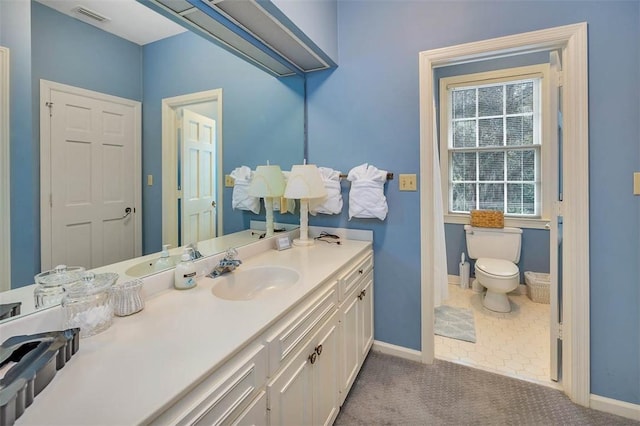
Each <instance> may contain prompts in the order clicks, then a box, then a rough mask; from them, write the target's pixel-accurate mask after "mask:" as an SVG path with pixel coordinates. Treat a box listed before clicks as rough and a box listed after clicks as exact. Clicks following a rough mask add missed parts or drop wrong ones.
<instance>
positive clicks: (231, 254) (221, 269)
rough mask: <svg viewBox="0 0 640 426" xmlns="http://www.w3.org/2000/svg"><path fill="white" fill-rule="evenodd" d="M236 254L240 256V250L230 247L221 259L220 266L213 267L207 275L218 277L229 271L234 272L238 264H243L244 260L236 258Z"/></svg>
mask: <svg viewBox="0 0 640 426" xmlns="http://www.w3.org/2000/svg"><path fill="white" fill-rule="evenodd" d="M236 256H238V251H237V250H236V249H234V248H230V249H228V250H227V252H226V253H225V255H224V258H223V259H222V260H220V263H219V264H218V266H216V267H215V268H213V271H211V273H210V274H209V275H207V276H208V277H211V278H216V277H219V276H220V275H224V274H226V273H227V272H233V271H234V270H235V269H236V268H237V267H238V266H240V265H241V264H242V261H241V260H240V259H236Z"/></svg>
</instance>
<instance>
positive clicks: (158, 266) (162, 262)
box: [153, 244, 173, 271]
mask: <svg viewBox="0 0 640 426" xmlns="http://www.w3.org/2000/svg"><path fill="white" fill-rule="evenodd" d="M169 247H170V246H169V244H163V245H162V253H160V258H158V260H156V263H155V264H154V265H153V268H154V269H155V270H156V271H164V270H165V269H169V268H172V267H173V262H171V258H170V257H169Z"/></svg>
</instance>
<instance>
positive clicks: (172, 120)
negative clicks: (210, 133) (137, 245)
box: [162, 89, 224, 247]
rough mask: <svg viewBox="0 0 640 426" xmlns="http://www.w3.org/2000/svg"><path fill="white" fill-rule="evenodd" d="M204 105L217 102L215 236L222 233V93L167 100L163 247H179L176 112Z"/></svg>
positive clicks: (215, 91) (207, 92)
mask: <svg viewBox="0 0 640 426" xmlns="http://www.w3.org/2000/svg"><path fill="white" fill-rule="evenodd" d="M203 102H217V109H218V111H217V116H218V117H217V123H216V140H217V144H216V145H217V147H216V150H217V152H216V155H217V158H218V160H217V164H216V168H217V171H216V175H217V180H218V187H217V188H216V191H217V194H216V198H217V201H216V206H217V207H216V209H217V212H216V214H217V221H218V223H217V225H216V233H217V234H218V235H219V234H221V233H222V213H223V211H224V210H223V208H222V207H223V203H222V200H223V198H222V196H223V191H224V185H223V184H222V183H223V182H224V180H223V177H224V176H223V170H222V122H223V120H222V89H213V90H206V91H204V92H197V93H189V94H187V95H180V96H174V97H171V98H164V99H163V100H162V244H170V245H172V246H173V247H177V245H178V230H177V228H176V226H175V224H176V223H178V206H177V203H175V199H176V193H177V187H178V181H177V174H178V171H177V167H176V165H177V164H178V158H177V150H176V122H177V118H178V117H177V114H176V110H177V109H178V108H180V107H183V106H187V105H192V104H198V103H203Z"/></svg>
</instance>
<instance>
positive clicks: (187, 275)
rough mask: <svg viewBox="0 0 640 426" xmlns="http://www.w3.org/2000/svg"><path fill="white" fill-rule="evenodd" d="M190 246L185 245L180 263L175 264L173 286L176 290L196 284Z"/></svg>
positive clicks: (194, 266) (186, 288)
mask: <svg viewBox="0 0 640 426" xmlns="http://www.w3.org/2000/svg"><path fill="white" fill-rule="evenodd" d="M192 251H193V249H192V248H189V247H185V248H184V252H183V253H182V256H181V257H180V263H178V264H177V265H176V269H175V273H174V274H175V275H174V278H175V279H174V282H173V286H174V287H175V288H177V289H178V290H188V289H190V288H193V287H195V286H196V265H195V263H193V260H192V259H191V252H192Z"/></svg>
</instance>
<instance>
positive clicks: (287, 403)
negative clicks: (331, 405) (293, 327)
mask: <svg viewBox="0 0 640 426" xmlns="http://www.w3.org/2000/svg"><path fill="white" fill-rule="evenodd" d="M310 350H311V348H309V347H304V348H303V350H301V351H300V352H298V353H297V354H296V355H295V356H294V358H293V359H292V360H291V361H290V362H289V364H287V366H286V367H284V368H283V369H282V371H280V373H279V374H278V375H277V376H276V378H275V379H274V380H273V381H272V382H271V383H270V384H269V385H268V386H267V392H268V395H269V417H270V422H269V423H270V424H272V425H292V426H299V425H310V424H311V423H312V412H311V409H312V407H311V405H312V403H313V400H312V391H313V375H312V373H313V371H312V370H311V367H312V365H311V364H310V362H309V360H308V356H309V353H308V352H310Z"/></svg>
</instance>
